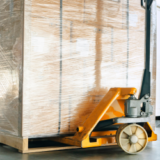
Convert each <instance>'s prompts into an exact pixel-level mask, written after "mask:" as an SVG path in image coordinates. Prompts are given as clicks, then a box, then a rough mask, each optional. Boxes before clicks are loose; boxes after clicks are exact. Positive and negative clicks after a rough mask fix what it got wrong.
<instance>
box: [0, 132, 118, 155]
mask: <svg viewBox="0 0 160 160" xmlns="http://www.w3.org/2000/svg"><path fill="white" fill-rule="evenodd" d="M45 140H48V141H51V142H53V141H52V139H51V138H45ZM30 141H31V143H36V142H37V141H42V142H43V141H44V138H43V139H39V138H38V139H28V138H20V137H16V136H12V135H8V134H4V133H0V143H2V144H5V145H8V146H10V147H13V148H15V149H18V151H19V152H21V153H34V152H47V151H57V150H69V149H78V148H80V147H77V146H68V145H65V144H57V142H53V146H49V147H47V146H45V147H41V146H38V147H31V148H30V147H29V143H30ZM40 143H41V142H40ZM109 145H117V144H116V143H111V144H108V145H106V146H109Z"/></svg>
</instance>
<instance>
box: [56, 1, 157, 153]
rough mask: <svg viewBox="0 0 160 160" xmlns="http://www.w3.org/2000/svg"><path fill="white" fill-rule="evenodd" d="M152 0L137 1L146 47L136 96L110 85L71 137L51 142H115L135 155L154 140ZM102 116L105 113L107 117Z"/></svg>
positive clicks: (84, 144)
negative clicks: (151, 41) (143, 19)
mask: <svg viewBox="0 0 160 160" xmlns="http://www.w3.org/2000/svg"><path fill="white" fill-rule="evenodd" d="M152 2H153V0H141V6H142V7H143V8H144V9H145V21H146V24H145V25H146V33H145V39H146V40H145V47H146V48H145V69H144V74H143V80H142V86H141V92H140V95H139V98H138V99H137V98H136V97H135V93H136V91H137V90H136V88H111V89H110V90H109V91H108V93H107V94H106V95H105V96H104V98H103V99H102V100H101V101H100V103H99V104H98V105H97V107H96V108H95V109H94V110H93V112H92V113H91V114H90V115H89V116H88V118H87V119H86V120H85V122H84V123H83V125H82V126H79V127H77V132H76V133H75V135H74V136H72V137H59V138H54V141H57V142H60V143H64V144H69V145H73V146H78V147H81V148H89V147H100V146H105V145H106V144H110V143H113V142H117V144H118V145H119V146H120V147H121V148H122V150H124V151H125V152H127V153H129V154H136V153H138V152H141V151H142V150H144V149H145V147H146V145H147V143H148V142H150V141H156V140H157V135H156V134H155V133H154V131H153V129H152V127H151V125H150V124H149V121H150V115H152V114H153V107H152V106H151V104H150V23H151V5H152ZM113 104H114V105H113ZM118 107H120V109H118ZM119 110H121V112H120V111H119ZM115 112H116V113H115ZM106 115H109V118H108V116H106ZM113 115H114V116H113ZM115 115H116V117H115Z"/></svg>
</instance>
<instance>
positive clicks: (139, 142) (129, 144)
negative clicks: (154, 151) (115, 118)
mask: <svg viewBox="0 0 160 160" xmlns="http://www.w3.org/2000/svg"><path fill="white" fill-rule="evenodd" d="M116 140H117V144H118V145H119V146H120V147H121V148H122V150H124V151H125V152H126V153H129V154H136V153H139V152H141V151H143V150H144V149H145V148H146V146H147V143H148V135H147V132H146V131H145V129H144V128H143V127H141V126H140V125H137V124H130V125H128V124H124V125H121V126H120V127H119V128H118V130H117V134H116Z"/></svg>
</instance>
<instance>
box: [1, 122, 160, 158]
mask: <svg viewBox="0 0 160 160" xmlns="http://www.w3.org/2000/svg"><path fill="white" fill-rule="evenodd" d="M155 132H156V133H157V134H158V137H159V136H160V122H157V128H156V131H155ZM159 147H160V140H159V139H158V141H156V142H152V143H150V144H148V146H147V147H146V149H145V150H144V151H143V152H142V153H139V154H137V155H128V154H126V153H125V152H123V151H122V150H121V149H120V148H119V147H107V148H106V147H105V148H102V149H100V148H96V149H93V148H92V149H76V150H68V151H54V152H44V153H32V154H21V153H18V152H17V150H16V149H13V148H10V147H8V146H5V145H0V160H106V159H109V160H116V159H118V160H125V159H127V160H160V149H159Z"/></svg>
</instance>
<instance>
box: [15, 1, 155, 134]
mask: <svg viewBox="0 0 160 160" xmlns="http://www.w3.org/2000/svg"><path fill="white" fill-rule="evenodd" d="M144 16H145V10H144V9H143V8H141V6H140V1H139V0H136V1H135V0H130V1H129V0H75V1H72V0H63V1H62V0H59V1H57V0H43V1H41V0H26V1H25V4H24V44H23V46H24V48H23V50H24V53H23V66H22V68H23V93H22V97H23V105H22V115H19V116H21V117H22V136H26V137H38V136H50V135H59V134H68V133H73V132H75V130H76V127H77V126H78V125H81V124H82V122H83V120H84V119H85V118H86V117H87V115H88V114H90V113H91V112H92V111H93V109H94V108H95V107H96V106H97V104H98V103H99V101H100V100H101V99H102V98H103V96H104V95H105V94H106V93H107V91H108V90H109V89H110V88H111V87H136V88H137V89H138V92H137V96H138V94H139V89H140V86H141V78H142V74H143V68H144V47H145V46H144V33H145V30H144V29H145V26H144V21H145V18H144ZM152 16H153V14H152ZM153 22H154V23H153V26H155V19H153ZM155 31H156V28H155V27H153V29H152V35H154V34H155ZM17 41H18V40H17ZM17 44H18V42H17ZM151 44H152V45H151V46H152V52H151V54H152V55H155V54H156V52H155V50H154V49H155V45H154V44H155V39H154V38H153V39H152V41H151ZM17 57H19V56H17ZM19 62H21V56H20V58H19V61H18V62H17V63H16V65H17V66H18V63H19ZM152 62H153V59H152ZM154 65H155V64H154V63H152V72H154V71H155V69H156V68H155V67H153V66H154ZM20 68H21V67H20ZM153 70H154V71H153ZM17 81H19V79H17ZM17 83H18V82H17ZM154 84H155V77H154V76H152V85H153V86H154ZM154 92H155V91H154V90H152V95H153V96H152V98H153V99H154V95H155V94H154ZM15 116H16V115H15ZM19 121H21V119H19ZM153 124H154V122H153Z"/></svg>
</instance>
